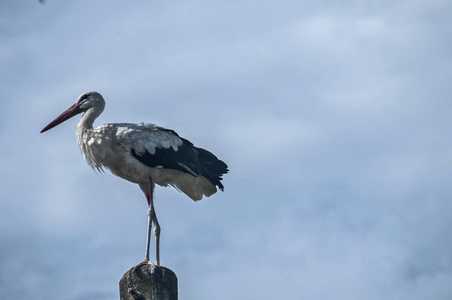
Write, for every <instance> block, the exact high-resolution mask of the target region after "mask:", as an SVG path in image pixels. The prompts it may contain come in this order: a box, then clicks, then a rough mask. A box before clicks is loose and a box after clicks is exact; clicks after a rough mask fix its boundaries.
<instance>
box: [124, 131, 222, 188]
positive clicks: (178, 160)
mask: <svg viewBox="0 0 452 300" xmlns="http://www.w3.org/2000/svg"><path fill="white" fill-rule="evenodd" d="M168 131H169V132H171V133H174V134H176V135H177V133H175V132H174V131H172V130H168ZM180 139H181V140H182V142H183V144H182V145H181V146H179V147H178V149H177V151H176V150H174V149H173V148H172V147H170V148H162V147H157V148H156V149H155V153H154V154H150V153H149V152H148V151H145V152H144V153H143V154H138V153H137V152H136V151H135V150H134V149H131V153H132V155H133V156H134V157H135V158H136V159H138V160H139V161H140V162H142V163H143V164H145V165H146V166H148V167H151V168H156V167H158V166H161V167H163V168H165V169H173V170H178V171H181V172H184V173H188V174H190V175H193V176H195V177H197V176H199V175H202V176H204V177H205V178H207V179H208V180H209V181H210V182H212V183H213V184H214V185H216V186H218V187H219V188H220V189H221V190H222V191H223V190H224V186H223V184H222V183H221V182H220V181H221V180H222V179H223V178H222V175H223V174H226V173H227V172H228V171H229V170H228V166H227V165H226V164H225V163H224V162H223V161H221V160H219V159H218V158H217V157H216V156H215V155H214V154H212V153H211V152H209V151H207V150H205V149H203V148H198V147H195V146H194V145H193V144H192V143H191V142H190V141H188V140H186V139H184V138H180Z"/></svg>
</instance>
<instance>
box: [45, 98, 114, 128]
mask: <svg viewBox="0 0 452 300" xmlns="http://www.w3.org/2000/svg"><path fill="white" fill-rule="evenodd" d="M104 107H105V100H104V98H103V97H102V95H101V94H99V93H98V92H86V93H83V94H82V95H80V97H78V99H77V101H76V102H75V104H74V105H72V106H71V107H69V108H68V109H67V110H66V111H64V112H63V113H62V114H61V115H59V116H58V117H57V118H56V119H55V120H53V121H52V122H50V123H49V125H47V126H46V127H44V129H43V130H41V133H43V132H44V131H47V130H49V129H52V128H53V127H55V126H57V125H58V124H61V123H63V122H64V121H66V120H68V119H70V118H72V117H73V116H75V115H77V114H79V113H82V112H88V111H89V112H91V114H92V118H93V119H95V118H97V117H98V116H99V115H100V114H101V113H102V111H103V110H104Z"/></svg>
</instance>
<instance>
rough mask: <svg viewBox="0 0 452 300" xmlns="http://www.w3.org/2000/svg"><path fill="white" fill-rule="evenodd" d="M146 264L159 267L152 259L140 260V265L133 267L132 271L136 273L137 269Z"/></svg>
mask: <svg viewBox="0 0 452 300" xmlns="http://www.w3.org/2000/svg"><path fill="white" fill-rule="evenodd" d="M146 265H151V266H152V268H154V269H156V268H157V266H156V265H155V264H154V263H153V262H152V261H150V260H149V259H145V260H143V261H142V262H140V263H139V264H138V265H136V266H135V267H133V268H132V273H136V272H137V270H139V269H140V268H141V267H142V266H146Z"/></svg>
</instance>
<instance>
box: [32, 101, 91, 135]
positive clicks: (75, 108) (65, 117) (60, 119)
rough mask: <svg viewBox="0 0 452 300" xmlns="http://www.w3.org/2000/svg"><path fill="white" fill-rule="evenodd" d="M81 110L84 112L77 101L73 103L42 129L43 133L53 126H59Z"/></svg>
mask: <svg viewBox="0 0 452 300" xmlns="http://www.w3.org/2000/svg"><path fill="white" fill-rule="evenodd" d="M81 112H83V110H81V109H80V107H79V106H78V105H77V103H75V104H74V105H72V106H71V107H69V108H68V109H66V111H65V112H64V113H62V114H61V115H59V116H58V117H57V118H56V119H55V120H53V121H52V122H50V123H49V125H47V126H46V127H44V129H43V130H41V133H43V132H44V131H47V130H49V129H52V128H53V127H55V126H57V125H58V124H61V123H63V122H64V121H66V120H68V119H70V118H72V117H73V116H75V115H77V114H79V113H81Z"/></svg>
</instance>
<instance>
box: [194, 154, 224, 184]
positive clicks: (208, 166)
mask: <svg viewBox="0 0 452 300" xmlns="http://www.w3.org/2000/svg"><path fill="white" fill-rule="evenodd" d="M195 149H196V151H198V155H199V160H200V162H201V163H202V164H203V166H204V169H203V170H202V173H201V175H202V176H204V177H206V178H207V179H209V180H210V181H211V182H212V183H213V184H214V185H217V186H218V187H219V188H220V190H222V191H224V186H223V184H222V183H221V180H223V174H226V173H227V172H228V171H229V170H228V165H227V164H225V163H224V161H222V160H219V159H218V158H217V157H216V156H215V155H214V154H212V153H211V152H209V151H207V150H206V149H203V148H197V147H195Z"/></svg>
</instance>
